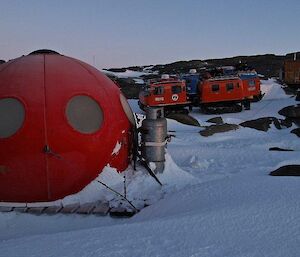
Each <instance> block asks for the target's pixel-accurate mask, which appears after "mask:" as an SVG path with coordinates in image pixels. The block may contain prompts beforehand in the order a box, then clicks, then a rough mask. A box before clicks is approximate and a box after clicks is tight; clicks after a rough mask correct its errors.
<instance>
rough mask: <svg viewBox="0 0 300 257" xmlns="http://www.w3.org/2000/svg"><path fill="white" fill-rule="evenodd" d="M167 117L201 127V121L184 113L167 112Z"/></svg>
mask: <svg viewBox="0 0 300 257" xmlns="http://www.w3.org/2000/svg"><path fill="white" fill-rule="evenodd" d="M166 118H168V119H172V120H176V121H178V122H180V123H183V124H186V125H191V126H197V127H200V123H199V122H198V120H196V119H195V118H193V117H192V116H190V115H188V114H184V113H169V114H167V116H166Z"/></svg>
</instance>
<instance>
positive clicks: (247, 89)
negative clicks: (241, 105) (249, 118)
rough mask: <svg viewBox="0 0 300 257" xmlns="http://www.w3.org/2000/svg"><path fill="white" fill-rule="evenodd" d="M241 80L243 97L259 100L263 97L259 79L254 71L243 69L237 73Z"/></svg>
mask: <svg viewBox="0 0 300 257" xmlns="http://www.w3.org/2000/svg"><path fill="white" fill-rule="evenodd" d="M238 76H239V78H240V79H241V80H242V82H243V92H244V97H245V99H248V100H250V101H255V102H257V101H260V100H261V99H262V97H263V95H262V93H261V89H260V79H259V77H258V75H257V73H256V72H255V71H249V72H248V71H245V72H239V73H238Z"/></svg>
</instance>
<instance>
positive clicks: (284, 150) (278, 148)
mask: <svg viewBox="0 0 300 257" xmlns="http://www.w3.org/2000/svg"><path fill="white" fill-rule="evenodd" d="M269 151H281V152H292V151H294V150H292V149H283V148H280V147H270V148H269Z"/></svg>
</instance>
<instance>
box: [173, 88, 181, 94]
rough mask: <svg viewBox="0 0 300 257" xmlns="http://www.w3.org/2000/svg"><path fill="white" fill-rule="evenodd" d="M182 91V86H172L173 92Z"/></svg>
mask: <svg viewBox="0 0 300 257" xmlns="http://www.w3.org/2000/svg"><path fill="white" fill-rule="evenodd" d="M181 91H182V90H181V86H172V94H179V93H181Z"/></svg>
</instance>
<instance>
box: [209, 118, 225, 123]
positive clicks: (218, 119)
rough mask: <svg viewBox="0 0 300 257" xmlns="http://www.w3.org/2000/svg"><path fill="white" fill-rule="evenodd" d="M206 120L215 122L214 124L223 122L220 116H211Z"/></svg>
mask: <svg viewBox="0 0 300 257" xmlns="http://www.w3.org/2000/svg"><path fill="white" fill-rule="evenodd" d="M206 122H210V123H215V124H223V123H224V122H223V119H222V117H220V116H219V117H214V118H211V119H209V120H207V121H206Z"/></svg>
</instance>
